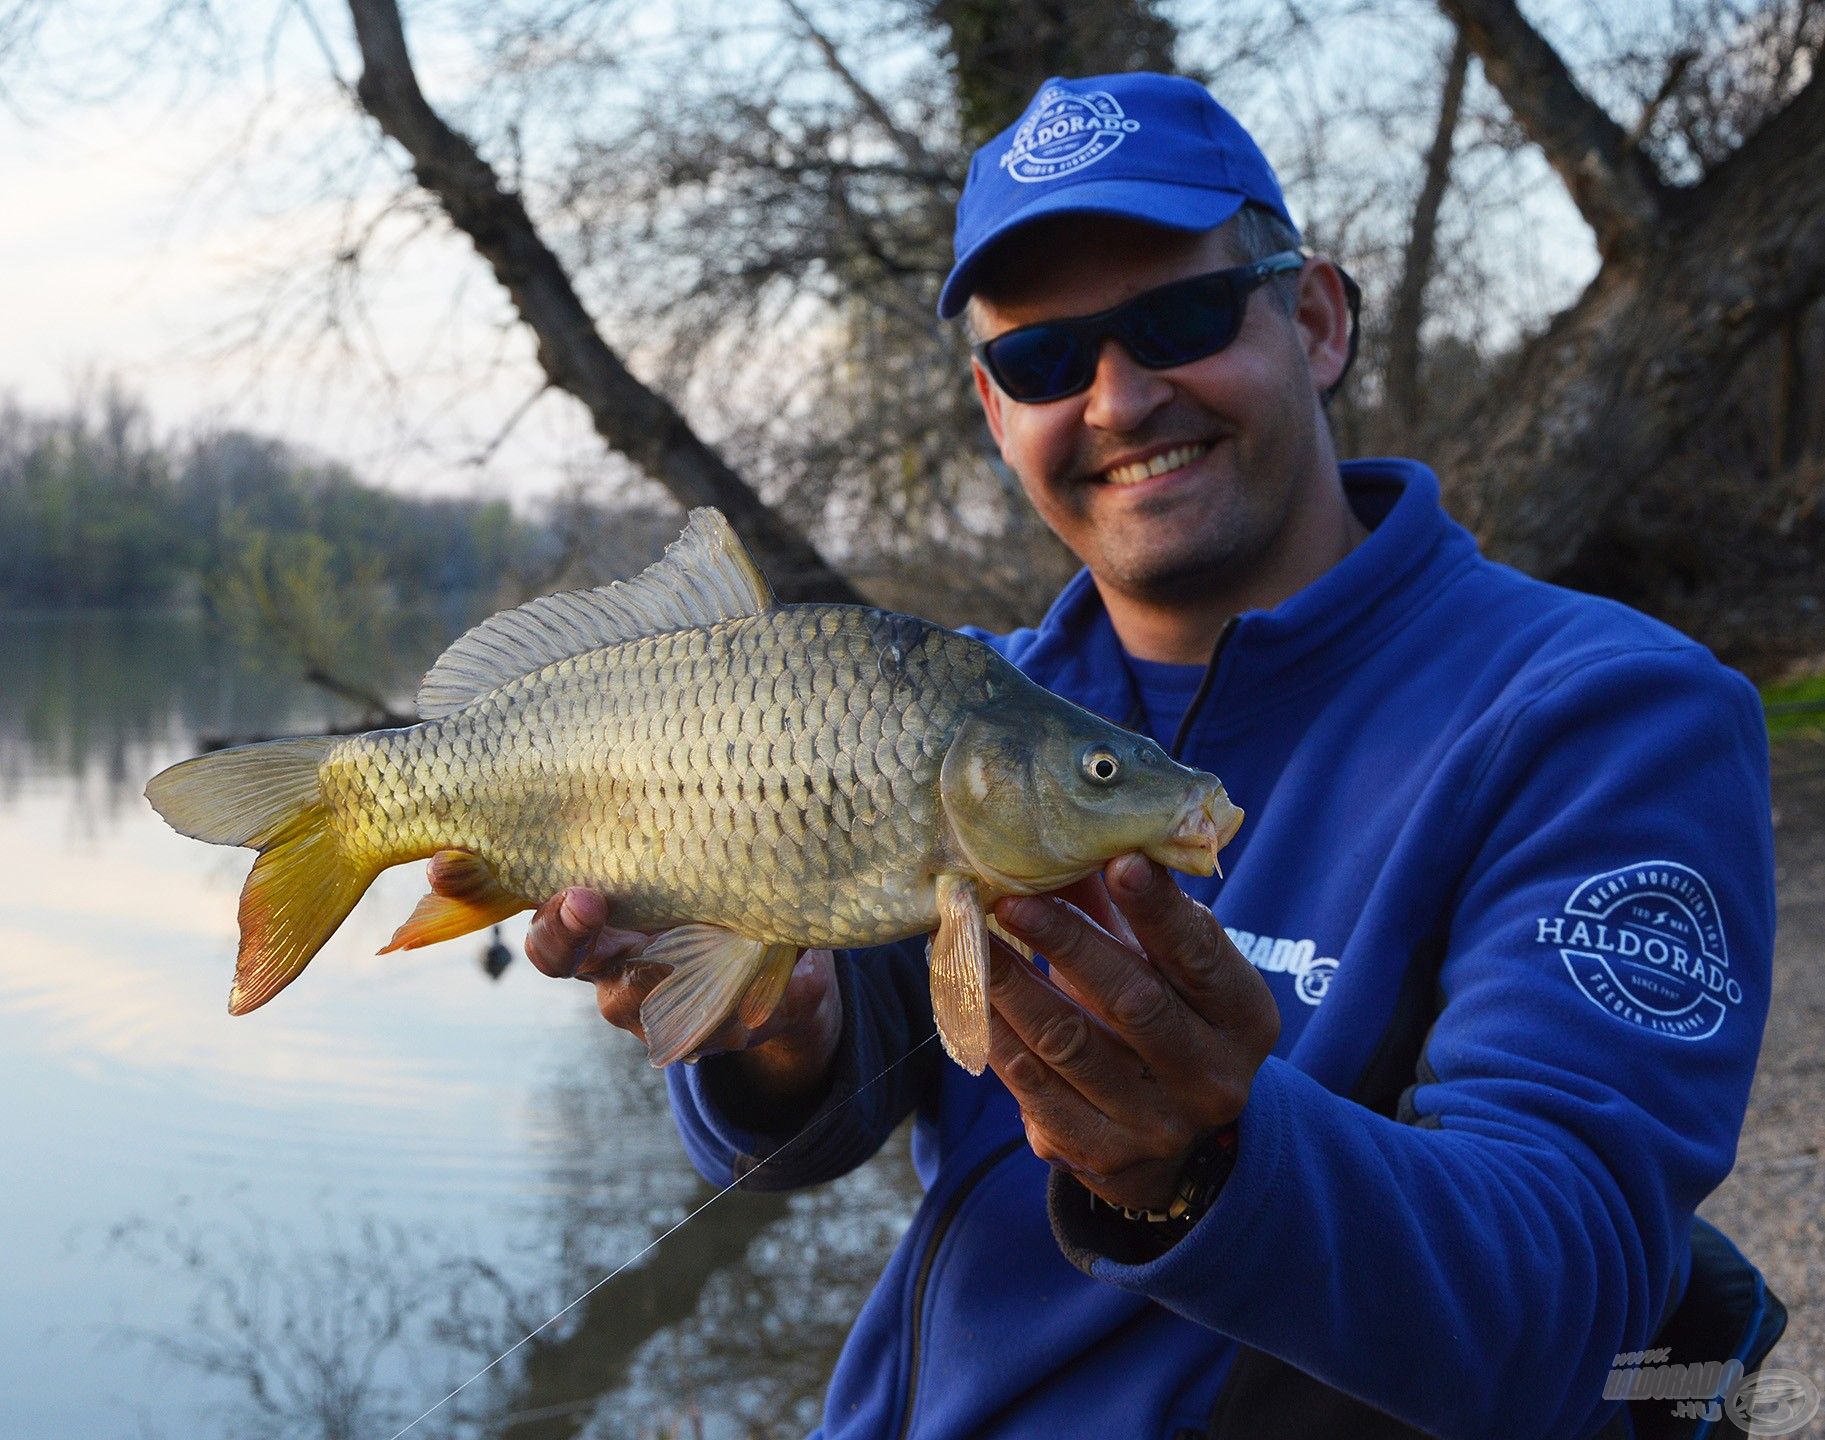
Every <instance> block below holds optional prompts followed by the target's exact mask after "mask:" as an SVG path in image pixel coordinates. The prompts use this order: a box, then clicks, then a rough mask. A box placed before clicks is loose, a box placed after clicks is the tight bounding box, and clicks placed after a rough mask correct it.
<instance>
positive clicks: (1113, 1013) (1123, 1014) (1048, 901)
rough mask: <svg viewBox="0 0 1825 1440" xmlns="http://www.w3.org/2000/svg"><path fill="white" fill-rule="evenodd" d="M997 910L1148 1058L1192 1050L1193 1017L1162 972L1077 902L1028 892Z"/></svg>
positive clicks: (1160, 1059)
mask: <svg viewBox="0 0 1825 1440" xmlns="http://www.w3.org/2000/svg"><path fill="white" fill-rule="evenodd" d="M995 915H996V918H997V919H999V920H1000V921H1001V923H1002V924H1003V925H1004V926H1006V927H1007V929H1008V930H1009V931H1010V932H1012V933H1013V934H1014V935H1016V936H1018V937H1019V938H1020V939H1022V940H1024V941H1026V942H1027V943H1028V944H1029V945H1031V946H1032V947H1033V948H1034V949H1035V950H1037V951H1039V952H1040V953H1041V954H1043V955H1044V956H1045V957H1046V960H1047V962H1048V963H1049V964H1050V965H1051V967H1052V970H1053V972H1054V973H1055V974H1056V975H1058V976H1059V977H1061V978H1062V979H1063V980H1066V981H1068V982H1069V988H1070V991H1071V994H1072V995H1073V997H1074V998H1076V999H1077V1000H1078V1001H1079V1002H1080V1003H1081V1004H1083V1005H1085V1006H1086V1007H1088V1008H1089V1009H1091V1010H1094V1011H1095V1012H1096V1013H1097V1014H1098V1015H1099V1016H1101V1017H1102V1019H1103V1020H1104V1021H1106V1022H1107V1023H1108V1025H1109V1027H1110V1028H1111V1029H1112V1030H1114V1031H1115V1033H1116V1034H1117V1035H1119V1036H1121V1038H1122V1039H1123V1040H1124V1041H1126V1042H1127V1043H1128V1044H1129V1045H1130V1046H1131V1047H1133V1048H1134V1049H1135V1050H1137V1051H1139V1052H1140V1053H1141V1054H1142V1055H1144V1056H1146V1057H1147V1058H1148V1060H1149V1062H1150V1063H1157V1064H1159V1065H1162V1066H1164V1065H1170V1063H1171V1061H1172V1059H1173V1057H1174V1056H1175V1055H1178V1054H1183V1053H1185V1052H1186V1051H1187V1050H1188V1049H1189V1048H1190V1047H1191V1044H1192V1042H1193V1040H1194V1036H1193V1035H1192V1033H1191V1021H1192V1018H1193V1017H1192V1016H1191V1015H1190V1014H1189V1013H1188V1012H1187V1010H1186V1008H1185V1004H1184V1002H1183V1001H1182V1000H1180V999H1179V997H1178V995H1177V994H1176V993H1175V992H1174V990H1173V988H1172V987H1171V986H1170V985H1168V984H1167V983H1166V980H1165V978H1164V977H1163V976H1162V975H1161V974H1160V972H1159V970H1158V969H1156V968H1155V967H1154V966H1153V965H1152V964H1150V963H1148V960H1147V958H1146V957H1145V956H1144V955H1142V954H1140V953H1138V952H1137V951H1135V950H1131V949H1129V948H1128V946H1126V945H1124V944H1123V943H1122V942H1121V941H1119V940H1117V939H1116V938H1115V937H1114V936H1113V935H1111V934H1110V933H1109V932H1108V931H1106V930H1104V929H1103V928H1102V927H1101V926H1099V925H1095V924H1092V923H1090V922H1089V921H1088V920H1087V919H1086V918H1085V917H1084V916H1083V915H1082V914H1081V913H1080V912H1079V911H1078V910H1076V909H1075V908H1074V907H1073V906H1071V905H1068V904H1066V903H1065V902H1064V901H1062V900H1059V899H1055V898H1051V897H1046V896H1024V897H1019V898H1015V899H1009V900H1002V901H1000V902H999V903H998V904H997V905H996V907H995Z"/></svg>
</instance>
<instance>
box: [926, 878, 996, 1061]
mask: <svg viewBox="0 0 1825 1440" xmlns="http://www.w3.org/2000/svg"><path fill="white" fill-rule="evenodd" d="M926 958H927V959H928V960H929V961H930V963H931V986H932V1018H933V1019H934V1020H935V1021H937V1025H938V1038H939V1039H940V1040H942V1041H943V1042H944V1048H945V1051H946V1052H947V1053H948V1054H949V1055H950V1057H951V1059H953V1060H955V1061H956V1062H957V1063H958V1064H959V1065H961V1066H962V1067H963V1068H964V1069H965V1070H967V1071H969V1072H970V1074H972V1075H980V1074H981V1073H982V1072H983V1070H984V1068H986V1067H987V1065H988V1063H989V932H988V925H987V923H986V917H985V916H984V915H983V912H982V900H981V898H980V897H979V896H978V895H977V893H976V882H975V881H974V880H971V879H969V878H968V877H966V876H962V875H940V876H939V877H938V933H937V934H936V935H934V936H933V937H932V940H931V944H930V946H929V948H928V949H927V952H926Z"/></svg>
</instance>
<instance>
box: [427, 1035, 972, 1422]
mask: <svg viewBox="0 0 1825 1440" xmlns="http://www.w3.org/2000/svg"><path fill="white" fill-rule="evenodd" d="M937 1038H938V1033H937V1031H935V1030H934V1031H933V1032H932V1033H931V1034H930V1035H927V1036H926V1037H925V1038H924V1039H923V1040H921V1041H920V1042H919V1043H918V1044H917V1045H915V1046H913V1047H912V1049H910V1050H908V1051H907V1052H906V1053H905V1054H904V1055H902V1056H901V1057H900V1058H899V1059H898V1060H896V1061H894V1062H893V1064H891V1065H889V1066H888V1067H887V1068H886V1069H884V1070H882V1071H880V1072H879V1073H877V1074H876V1075H875V1076H874V1077H873V1078H872V1079H869V1080H864V1081H863V1082H862V1083H861V1084H860V1085H858V1086H856V1087H855V1089H853V1090H851V1091H850V1092H849V1093H848V1094H847V1095H845V1096H844V1097H843V1098H842V1099H841V1100H839V1101H838V1102H837V1103H836V1104H835V1105H833V1106H832V1107H831V1108H830V1109H829V1110H828V1111H826V1112H825V1114H824V1120H825V1121H828V1120H829V1119H830V1117H831V1116H832V1115H835V1114H836V1113H837V1112H838V1111H839V1110H841V1109H842V1108H843V1107H844V1106H845V1105H847V1104H848V1103H849V1102H850V1101H851V1100H853V1099H855V1097H856V1096H858V1095H860V1094H861V1093H862V1092H863V1091H864V1090H866V1089H867V1088H868V1087H869V1086H870V1085H873V1084H874V1083H876V1081H879V1080H883V1079H885V1078H886V1077H887V1076H888V1075H891V1074H892V1073H893V1072H894V1071H895V1070H897V1069H898V1068H899V1067H900V1066H901V1065H903V1064H905V1063H906V1061H908V1060H910V1059H912V1057H913V1056H915V1055H917V1054H918V1053H919V1052H920V1051H921V1050H923V1049H924V1048H925V1047H926V1046H927V1045H929V1044H931V1042H932V1041H934V1040H936V1039H937ZM820 1123H822V1122H820ZM810 1131H811V1127H810V1126H806V1127H805V1128H804V1129H802V1130H800V1131H799V1132H798V1134H796V1135H794V1136H792V1138H791V1139H789V1140H787V1141H786V1143H785V1144H783V1145H781V1146H780V1147H779V1148H778V1149H776V1150H775V1151H774V1152H773V1153H772V1154H771V1155H768V1156H767V1157H766V1158H765V1159H763V1160H762V1161H761V1162H760V1164H758V1165H756V1166H755V1167H754V1169H755V1170H758V1169H760V1168H761V1166H763V1165H771V1164H772V1163H773V1162H774V1161H775V1160H777V1159H778V1158H779V1157H780V1156H781V1155H783V1154H785V1153H786V1151H788V1150H790V1149H791V1148H792V1147H793V1146H794V1145H796V1144H797V1143H798V1142H799V1141H800V1140H802V1139H804V1137H805V1136H806V1135H807V1134H809V1133H810ZM749 1173H750V1174H752V1173H753V1172H752V1171H750V1172H749ZM740 1183H741V1180H740V1179H735V1180H731V1181H730V1182H729V1183H728V1184H727V1185H725V1186H723V1187H722V1189H720V1190H718V1191H717V1192H716V1193H715V1194H714V1195H712V1196H711V1197H710V1198H709V1199H708V1200H705V1201H704V1202H703V1204H701V1205H699V1206H698V1207H697V1208H696V1209H695V1210H693V1211H691V1213H690V1214H689V1215H686V1216H685V1217H684V1219H682V1220H680V1221H678V1223H677V1224H675V1225H673V1226H672V1227H671V1228H670V1229H669V1230H665V1231H663V1232H661V1233H660V1234H658V1235H656V1236H654V1237H653V1239H651V1240H649V1241H647V1242H646V1244H644V1245H642V1246H641V1247H640V1248H639V1249H638V1250H636V1251H635V1252H634V1253H633V1254H632V1255H630V1256H628V1257H627V1259H625V1260H623V1261H622V1262H621V1263H620V1264H619V1265H617V1266H615V1268H614V1269H613V1270H611V1271H609V1272H608V1274H606V1275H604V1276H603V1277H602V1278H601V1279H600V1280H598V1281H596V1283H595V1284H593V1285H591V1286H590V1287H589V1289H587V1290H585V1291H584V1292H583V1293H582V1294H581V1295H579V1296H577V1298H576V1299H575V1300H572V1301H571V1302H570V1304H568V1305H566V1306H565V1307H564V1308H563V1309H562V1310H560V1311H558V1313H557V1314H556V1315H553V1316H552V1317H551V1318H550V1319H549V1320H547V1321H545V1323H544V1324H542V1325H540V1326H538V1327H537V1328H536V1329H533V1330H528V1331H527V1332H526V1333H525V1334H524V1335H522V1336H521V1337H520V1338H519V1339H518V1340H515V1341H514V1342H513V1344H511V1345H509V1346H508V1347H507V1348H506V1349H505V1350H503V1351H501V1353H500V1354H499V1355H496V1356H495V1357H494V1358H493V1359H492V1360H490V1361H489V1362H488V1363H487V1364H486V1365H484V1366H482V1368H481V1369H479V1370H477V1371H476V1372H475V1373H474V1374H473V1375H471V1376H470V1377H469V1378H468V1379H467V1380H465V1381H463V1383H462V1384H460V1385H458V1386H457V1387H456V1388H455V1389H454V1390H452V1391H451V1392H450V1393H449V1394H448V1395H446V1396H444V1398H443V1399H441V1400H439V1401H438V1402H437V1403H436V1404H435V1405H433V1406H432V1407H431V1408H430V1409H429V1410H427V1411H425V1413H424V1414H423V1415H420V1416H419V1417H418V1419H417V1420H414V1421H413V1422H412V1423H411V1424H410V1425H408V1426H406V1427H405V1430H401V1431H399V1432H398V1433H397V1434H395V1435H394V1436H393V1440H399V1437H400V1436H401V1435H404V1434H405V1433H406V1431H408V1430H412V1429H414V1428H416V1427H417V1425H418V1424H419V1422H420V1421H423V1420H425V1419H428V1418H429V1417H430V1416H432V1415H435V1414H436V1413H437V1412H438V1411H439V1410H441V1409H443V1408H444V1406H446V1405H448V1404H449V1403H450V1402H451V1401H452V1400H454V1399H455V1398H456V1397H457V1396H458V1395H460V1394H462V1393H463V1391H465V1390H467V1389H468V1388H469V1387H470V1386H471V1385H473V1384H474V1383H475V1382H476V1381H477V1380H479V1379H481V1378H482V1376H484V1375H486V1374H487V1373H488V1372H489V1371H490V1370H492V1369H493V1368H494V1367H495V1366H496V1365H499V1364H500V1363H501V1361H503V1360H505V1359H506V1358H507V1357H508V1356H509V1355H511V1354H513V1352H514V1351H515V1350H518V1349H519V1348H520V1347H521V1346H522V1345H524V1344H526V1343H527V1342H528V1341H530V1340H531V1339H532V1338H533V1337H534V1336H536V1335H538V1334H539V1332H540V1331H543V1330H548V1329H550V1328H551V1327H552V1326H553V1325H555V1324H557V1323H558V1321H560V1320H562V1319H563V1318H564V1317H565V1316H566V1315H568V1314H569V1313H570V1312H571V1311H572V1310H575V1309H576V1308H577V1306H579V1305H581V1304H582V1303H583V1302H584V1301H585V1300H587V1299H589V1297H590V1296H591V1295H594V1294H595V1293H596V1291H598V1290H600V1289H601V1288H602V1287H603V1286H604V1285H606V1284H608V1282H609V1281H610V1280H613V1279H614V1278H615V1276H617V1275H619V1274H620V1273H621V1272H622V1271H623V1270H625V1269H627V1267H628V1266H630V1265H632V1264H633V1263H634V1262H635V1261H636V1260H638V1259H640V1257H641V1256H643V1255H645V1254H646V1253H647V1252H648V1251H650V1250H652V1249H653V1248H654V1247H655V1246H657V1245H658V1244H659V1243H660V1242H661V1241H663V1240H665V1239H667V1238H668V1237H669V1236H672V1235H675V1234H676V1233H677V1232H678V1231H680V1230H682V1229H684V1227H685V1226H686V1225H689V1224H690V1223H691V1221H693V1220H695V1219H696V1218H697V1217H698V1216H699V1215H701V1214H703V1212H704V1211H705V1210H708V1209H709V1208H710V1207H711V1206H712V1205H714V1204H715V1203H716V1202H717V1201H718V1200H720V1199H722V1197H723V1196H725V1195H727V1194H728V1193H729V1192H730V1191H731V1190H733V1189H734V1188H735V1187H736V1186H737V1185H739V1184H740Z"/></svg>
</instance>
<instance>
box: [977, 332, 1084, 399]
mask: <svg viewBox="0 0 1825 1440" xmlns="http://www.w3.org/2000/svg"><path fill="white" fill-rule="evenodd" d="M984 352H985V353H986V355H987V357H988V361H989V370H990V372H991V373H992V374H993V375H994V377H995V383H996V384H998V385H999V386H1001V388H1002V389H1003V390H1005V391H1006V392H1007V393H1008V394H1009V395H1010V396H1012V397H1013V398H1014V399H1016V400H1024V401H1038V400H1053V399H1057V398H1058V397H1060V396H1064V395H1070V394H1073V393H1074V392H1076V391H1078V390H1081V389H1083V388H1084V386H1085V385H1086V384H1087V383H1088V382H1089V378H1090V367H1089V366H1087V365H1086V364H1085V363H1084V357H1085V356H1086V354H1088V351H1087V350H1086V349H1085V347H1084V344H1083V342H1082V341H1080V340H1079V339H1078V338H1077V336H1076V335H1074V334H1072V333H1071V332H1070V331H1069V330H1066V329H1064V328H1063V327H1061V326H1053V325H1033V326H1029V327H1028V328H1027V329H1025V330H1010V331H1009V332H1008V333H1007V334H1006V335H998V336H996V338H995V339H993V340H991V341H989V343H988V344H987V345H986V346H985V347H984Z"/></svg>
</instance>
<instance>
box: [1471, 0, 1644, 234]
mask: <svg viewBox="0 0 1825 1440" xmlns="http://www.w3.org/2000/svg"><path fill="white" fill-rule="evenodd" d="M1439 8H1440V9H1441V10H1443V11H1444V12H1445V14H1446V15H1447V16H1448V17H1449V18H1450V19H1451V20H1453V21H1454V22H1455V23H1456V24H1457V26H1458V28H1459V29H1461V30H1462V31H1463V32H1464V35H1465V37H1466V38H1467V39H1468V40H1469V41H1470V48H1471V49H1472V50H1474V51H1475V52H1476V54H1477V58H1478V59H1480V60H1481V61H1482V62H1483V73H1484V74H1486V75H1487V76H1488V77H1489V83H1490V84H1492V85H1493V86H1495V88H1496V90H1497V92H1498V93H1499V94H1500V95H1501V97H1502V100H1503V101H1504V103H1506V104H1507V106H1508V108H1509V110H1511V111H1512V112H1513V114H1514V117H1515V120H1516V122H1517V123H1518V124H1519V125H1520V126H1521V128H1522V129H1523V130H1524V131H1525V132H1526V133H1527V138H1528V139H1530V140H1532V141H1533V142H1534V144H1536V145H1538V146H1539V147H1540V149H1541V151H1542V152H1543V153H1544V154H1545V156H1546V159H1547V163H1548V164H1550V165H1551V166H1552V167H1553V169H1554V170H1556V171H1557V172H1558V174H1559V178H1560V179H1561V180H1563V181H1564V182H1565V187H1566V189H1567V190H1569V191H1570V192H1571V197H1572V202H1573V203H1574V204H1575V205H1577V207H1578V210H1579V213H1580V214H1582V215H1583V216H1584V219H1585V221H1586V223H1588V224H1589V225H1590V227H1591V229H1592V230H1594V231H1596V233H1597V248H1598V249H1599V250H1600V251H1602V253H1603V254H1604V255H1605V256H1610V255H1614V254H1618V253H1620V252H1623V251H1629V250H1642V249H1647V248H1649V247H1650V246H1651V245H1652V243H1653V238H1654V234H1655V231H1656V229H1657V227H1658V225H1659V223H1660V221H1661V219H1662V214H1663V206H1664V191H1663V187H1662V185H1661V183H1660V177H1659V176H1658V175H1657V174H1656V173H1655V172H1654V169H1653V166H1652V164H1651V163H1650V162H1649V160H1648V158H1647V157H1646V156H1645V155H1643V154H1642V153H1641V151H1640V150H1638V149H1637V148H1635V147H1634V146H1632V145H1630V143H1629V137H1628V135H1627V134H1626V133H1625V132H1624V131H1623V129H1622V127H1621V126H1620V125H1618V124H1617V123H1616V122H1615V120H1614V119H1612V118H1611V117H1610V115H1609V114H1608V113H1607V112H1606V111H1605V110H1604V109H1603V108H1602V106H1600V105H1598V104H1597V103H1596V102H1595V101H1593V100H1592V99H1591V98H1590V96H1588V95H1586V94H1585V93H1584V91H1583V90H1582V89H1580V88H1579V86H1578V82H1577V81H1576V80H1574V79H1573V78H1572V74H1571V71H1570V70H1568V69H1567V68H1566V66H1565V62H1564V61H1563V60H1562V59H1560V58H1559V53H1558V52H1557V51H1556V50H1554V49H1553V47H1552V46H1551V45H1550V44H1548V43H1547V40H1546V38H1545V37H1544V36H1543V35H1541V34H1540V32H1539V31H1538V30H1536V29H1534V27H1533V26H1532V25H1530V24H1529V23H1528V22H1527V19H1526V17H1525V16H1523V15H1522V14H1521V11H1520V9H1519V7H1517V6H1516V5H1515V3H1514V0H1439Z"/></svg>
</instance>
